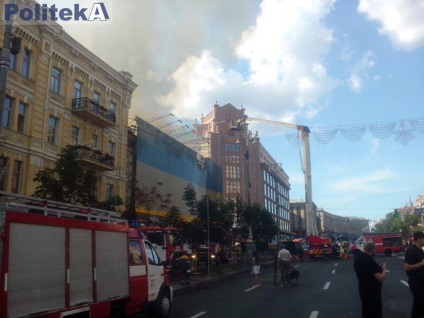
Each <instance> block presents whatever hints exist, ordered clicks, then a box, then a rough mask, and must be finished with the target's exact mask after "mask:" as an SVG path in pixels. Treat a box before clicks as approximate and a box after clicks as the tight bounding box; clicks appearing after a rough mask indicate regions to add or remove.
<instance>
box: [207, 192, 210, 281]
mask: <svg viewBox="0 0 424 318" xmlns="http://www.w3.org/2000/svg"><path fill="white" fill-rule="evenodd" d="M206 212H207V229H208V275H210V273H211V241H210V229H209V195H206Z"/></svg>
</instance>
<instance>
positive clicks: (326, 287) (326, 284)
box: [323, 282, 331, 289]
mask: <svg viewBox="0 0 424 318" xmlns="http://www.w3.org/2000/svg"><path fill="white" fill-rule="evenodd" d="M330 284H331V283H330V282H327V283H325V286H324V288H323V289H328V287H330Z"/></svg>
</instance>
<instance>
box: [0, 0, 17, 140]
mask: <svg viewBox="0 0 424 318" xmlns="http://www.w3.org/2000/svg"><path fill="white" fill-rule="evenodd" d="M9 3H10V4H13V3H15V1H14V0H10V1H9ZM12 29H13V21H12V20H7V21H6V28H5V30H4V40H3V48H2V49H1V54H0V137H1V136H2V126H3V105H4V101H5V100H6V84H7V73H8V71H9V66H10V54H11V53H12V54H14V55H16V54H18V53H19V51H20V46H21V39H20V38H18V37H12Z"/></svg>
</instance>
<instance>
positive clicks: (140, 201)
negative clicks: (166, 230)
mask: <svg viewBox="0 0 424 318" xmlns="http://www.w3.org/2000/svg"><path fill="white" fill-rule="evenodd" d="M135 204H136V206H138V207H140V208H143V209H145V210H146V212H147V223H148V224H150V212H151V211H152V210H153V209H154V208H157V209H160V210H167V209H169V206H170V205H171V204H172V200H171V194H169V193H168V194H162V193H160V192H159V190H158V188H157V187H155V186H153V187H150V188H149V187H141V188H139V187H137V188H136V189H135Z"/></svg>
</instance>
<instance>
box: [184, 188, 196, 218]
mask: <svg viewBox="0 0 424 318" xmlns="http://www.w3.org/2000/svg"><path fill="white" fill-rule="evenodd" d="M182 199H183V201H185V203H186V205H187V206H188V208H189V209H188V212H189V213H190V215H193V216H196V215H197V204H198V202H197V192H196V190H195V189H194V186H193V185H192V184H191V183H188V184H187V185H186V187H185V188H184V192H183V196H182Z"/></svg>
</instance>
